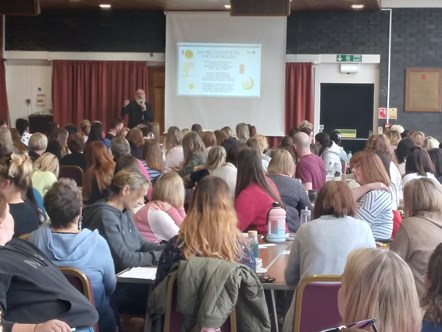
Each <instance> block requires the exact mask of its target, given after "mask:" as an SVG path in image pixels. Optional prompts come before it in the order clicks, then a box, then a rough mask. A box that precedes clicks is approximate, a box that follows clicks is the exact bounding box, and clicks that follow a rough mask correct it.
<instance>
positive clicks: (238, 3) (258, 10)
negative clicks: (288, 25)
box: [230, 0, 290, 16]
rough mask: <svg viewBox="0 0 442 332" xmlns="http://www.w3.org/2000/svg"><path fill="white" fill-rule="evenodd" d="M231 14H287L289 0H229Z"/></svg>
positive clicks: (288, 13)
mask: <svg viewBox="0 0 442 332" xmlns="http://www.w3.org/2000/svg"><path fill="white" fill-rule="evenodd" d="M230 6H231V8H230V15H231V16H288V15H290V0H230Z"/></svg>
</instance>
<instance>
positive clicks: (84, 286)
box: [58, 266, 98, 332]
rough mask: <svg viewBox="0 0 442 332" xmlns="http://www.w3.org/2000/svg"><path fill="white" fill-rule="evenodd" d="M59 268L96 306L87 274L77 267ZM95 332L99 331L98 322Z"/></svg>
mask: <svg viewBox="0 0 442 332" xmlns="http://www.w3.org/2000/svg"><path fill="white" fill-rule="evenodd" d="M58 268H59V269H60V271H61V272H62V273H63V274H64V276H65V277H66V279H67V280H68V281H69V283H70V284H71V285H72V286H74V287H75V288H76V289H77V290H78V291H80V293H82V294H83V295H84V296H86V298H87V299H88V300H89V302H90V303H91V304H92V305H93V306H94V307H95V299H94V292H93V291H92V285H91V282H90V280H89V278H88V277H87V275H85V274H84V273H83V272H81V271H80V270H79V269H76V268H75V267H68V266H59V267H58ZM95 332H98V323H97V324H95Z"/></svg>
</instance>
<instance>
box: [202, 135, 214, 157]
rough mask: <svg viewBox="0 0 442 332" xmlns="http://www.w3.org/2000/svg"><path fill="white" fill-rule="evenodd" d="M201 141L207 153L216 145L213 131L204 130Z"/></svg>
mask: <svg viewBox="0 0 442 332" xmlns="http://www.w3.org/2000/svg"><path fill="white" fill-rule="evenodd" d="M201 140H202V141H203V143H204V146H205V147H206V153H209V151H210V149H211V148H212V146H214V145H217V143H216V136H215V134H214V133H213V131H210V130H206V131H203V132H202V133H201Z"/></svg>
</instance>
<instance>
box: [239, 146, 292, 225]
mask: <svg viewBox="0 0 442 332" xmlns="http://www.w3.org/2000/svg"><path fill="white" fill-rule="evenodd" d="M273 202H278V203H279V204H280V206H282V207H284V208H285V205H284V203H283V202H282V200H281V198H280V196H279V192H278V189H277V188H276V186H275V184H274V183H273V181H272V180H271V179H270V178H268V177H267V176H266V175H265V173H264V170H263V167H262V163H261V156H260V154H259V152H258V151H255V150H253V149H250V148H246V149H244V150H242V151H241V152H240V154H239V157H238V175H237V180H236V190H235V210H236V214H237V216H238V228H239V229H240V230H241V231H242V232H244V231H248V230H252V229H253V230H257V231H258V233H260V234H266V233H267V212H268V211H269V210H270V209H271V207H272V203H273Z"/></svg>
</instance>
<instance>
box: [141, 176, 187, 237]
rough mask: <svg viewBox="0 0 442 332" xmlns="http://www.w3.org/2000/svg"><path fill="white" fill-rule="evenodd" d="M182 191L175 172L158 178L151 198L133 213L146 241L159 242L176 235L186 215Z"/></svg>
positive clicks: (179, 179)
mask: <svg viewBox="0 0 442 332" xmlns="http://www.w3.org/2000/svg"><path fill="white" fill-rule="evenodd" d="M184 192H185V189H184V183H183V179H182V178H181V177H180V176H179V175H178V174H177V173H175V172H172V173H166V174H163V175H162V176H160V177H159V178H158V180H157V182H156V183H155V186H154V189H153V192H152V200H151V201H150V202H149V203H147V204H146V205H145V206H143V207H142V208H141V209H140V210H139V211H138V212H137V213H136V215H135V224H136V225H137V227H138V229H139V230H140V233H141V235H143V237H144V238H145V239H146V240H147V241H150V242H154V243H159V242H161V241H169V240H170V239H171V238H173V237H174V236H176V235H178V231H179V229H180V227H181V224H182V223H183V220H184V218H185V217H186V212H185V211H184Z"/></svg>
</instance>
